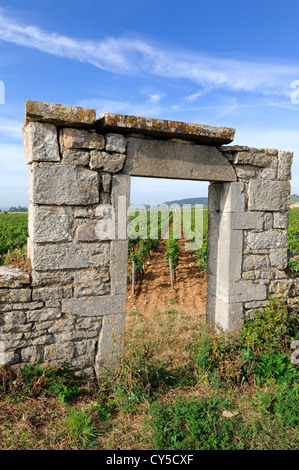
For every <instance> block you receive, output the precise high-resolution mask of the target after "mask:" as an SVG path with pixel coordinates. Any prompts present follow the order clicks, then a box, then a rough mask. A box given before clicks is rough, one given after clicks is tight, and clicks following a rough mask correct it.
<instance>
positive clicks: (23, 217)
mask: <svg viewBox="0 0 299 470" xmlns="http://www.w3.org/2000/svg"><path fill="white" fill-rule="evenodd" d="M27 238H28V214H0V255H4V254H5V253H7V252H8V251H9V250H11V251H12V250H15V249H16V248H21V249H23V248H24V247H25V246H26V245H27ZM2 262H3V260H2Z"/></svg>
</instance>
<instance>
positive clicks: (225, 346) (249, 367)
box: [189, 299, 299, 385]
mask: <svg viewBox="0 0 299 470" xmlns="http://www.w3.org/2000/svg"><path fill="white" fill-rule="evenodd" d="M296 337H299V319H298V316H297V315H296V314H295V313H294V312H293V311H292V310H291V309H289V308H288V307H287V306H286V304H285V303H284V302H283V301H279V300H277V299H274V300H272V301H271V302H269V304H268V305H267V307H266V308H265V310H264V311H256V313H255V319H254V320H246V321H245V322H244V326H243V330H242V333H240V334H236V335H232V334H230V335H228V334H225V333H224V332H219V333H218V334H217V335H216V334H214V335H213V334H209V333H203V334H202V335H201V336H200V337H199V338H198V339H197V340H196V341H194V342H193V343H192V344H191V345H190V346H189V347H190V352H191V355H192V357H193V360H194V361H195V363H196V365H197V368H198V370H199V371H200V372H201V373H203V372H204V373H205V374H206V377H207V378H208V379H209V380H212V381H215V380H218V381H219V380H220V382H222V383H234V384H242V383H243V382H244V381H251V380H252V379H253V380H255V382H256V383H257V384H258V385H261V384H264V383H266V382H267V381H269V380H274V382H277V383H282V382H285V383H295V381H296V380H298V379H299V369H298V367H296V366H295V365H294V364H292V362H291V361H290V345H291V343H292V341H293V340H294V338H296Z"/></svg>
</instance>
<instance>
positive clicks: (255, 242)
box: [207, 146, 299, 330]
mask: <svg viewBox="0 0 299 470" xmlns="http://www.w3.org/2000/svg"><path fill="white" fill-rule="evenodd" d="M220 150H221V152H222V153H223V155H224V156H225V157H226V158H227V160H228V161H229V162H230V163H231V165H232V166H233V167H234V169H235V172H236V175H237V182H233V183H224V184H220V183H212V184H211V185H210V188H209V238H208V239H209V247H208V249H209V251H208V269H207V274H208V293H209V294H208V305H207V314H208V319H209V320H210V321H212V322H216V323H219V324H220V325H221V326H222V327H223V328H224V329H230V330H233V329H239V328H240V326H241V322H242V319H243V317H244V316H247V317H248V316H249V317H251V316H252V315H253V313H254V309H256V308H262V307H264V306H265V305H266V303H267V300H269V299H270V298H272V297H285V298H286V297H289V300H288V301H289V303H292V302H294V301H296V297H297V296H298V295H299V284H298V278H295V277H290V274H289V273H288V271H287V270H286V268H287V227H288V220H289V214H288V210H289V197H290V183H289V180H290V179H291V165H292V157H293V155H292V153H290V152H284V151H278V150H274V149H256V148H249V147H240V146H227V147H226V146H223V147H221V148H220Z"/></svg>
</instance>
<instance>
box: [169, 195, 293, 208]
mask: <svg viewBox="0 0 299 470" xmlns="http://www.w3.org/2000/svg"><path fill="white" fill-rule="evenodd" d="M298 200H299V196H298ZM163 204H167V205H168V206H170V205H171V204H178V205H179V206H180V207H182V206H183V205H184V204H193V205H194V204H202V205H203V206H204V207H208V198H207V197H191V198H188V199H178V200H176V201H167V202H163Z"/></svg>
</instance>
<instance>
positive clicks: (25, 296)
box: [0, 288, 31, 302]
mask: <svg viewBox="0 0 299 470" xmlns="http://www.w3.org/2000/svg"><path fill="white" fill-rule="evenodd" d="M30 299H31V289H9V288H8V289H0V302H29V300H30Z"/></svg>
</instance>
